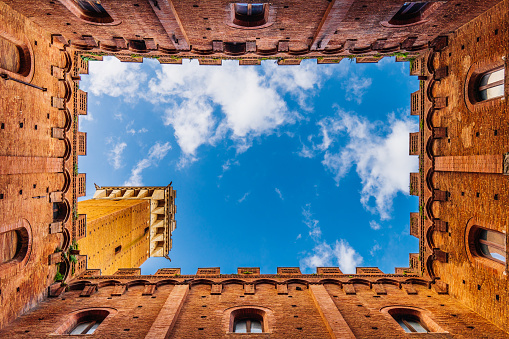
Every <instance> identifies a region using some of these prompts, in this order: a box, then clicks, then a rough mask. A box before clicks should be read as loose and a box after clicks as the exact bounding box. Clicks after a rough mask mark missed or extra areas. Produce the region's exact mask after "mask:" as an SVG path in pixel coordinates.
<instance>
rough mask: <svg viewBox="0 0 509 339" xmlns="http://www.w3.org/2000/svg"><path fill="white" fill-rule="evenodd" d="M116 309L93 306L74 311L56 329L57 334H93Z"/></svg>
mask: <svg viewBox="0 0 509 339" xmlns="http://www.w3.org/2000/svg"><path fill="white" fill-rule="evenodd" d="M115 313H116V310H114V309H108V308H92V309H86V310H80V311H77V312H76V313H72V314H71V315H70V316H69V317H68V318H67V319H65V322H64V323H63V324H62V325H61V326H60V327H59V328H58V329H57V330H56V331H55V334H60V335H62V334H64V335H65V334H67V335H81V334H93V333H94V332H95V331H96V330H97V328H99V326H100V325H101V323H102V322H103V321H104V320H105V319H106V318H107V317H108V316H110V314H111V315H114V314H115Z"/></svg>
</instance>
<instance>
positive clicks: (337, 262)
mask: <svg viewBox="0 0 509 339" xmlns="http://www.w3.org/2000/svg"><path fill="white" fill-rule="evenodd" d="M362 261H363V259H362V257H361V256H360V255H359V254H358V253H357V252H356V251H355V250H354V249H353V248H352V247H351V246H350V245H349V244H348V242H347V241H346V240H344V239H340V240H336V242H335V243H334V244H332V245H330V244H328V243H326V242H325V241H324V242H320V243H318V244H316V245H315V247H314V248H313V250H312V252H311V253H308V255H307V256H306V257H305V258H303V259H302V260H301V261H300V266H301V267H302V268H303V269H316V267H323V266H339V268H340V269H341V271H342V272H343V273H347V274H348V273H355V268H356V267H357V266H359V265H360V264H362Z"/></svg>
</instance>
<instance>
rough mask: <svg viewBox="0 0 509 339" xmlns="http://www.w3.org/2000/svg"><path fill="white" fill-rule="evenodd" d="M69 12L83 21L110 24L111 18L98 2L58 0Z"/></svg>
mask: <svg viewBox="0 0 509 339" xmlns="http://www.w3.org/2000/svg"><path fill="white" fill-rule="evenodd" d="M60 1H61V2H62V3H63V4H64V5H65V6H66V7H67V8H68V9H69V10H70V11H71V12H73V13H74V14H75V15H76V16H78V17H79V18H80V19H83V20H85V21H89V22H93V23H99V24H110V23H113V21H114V20H113V18H112V17H111V16H110V15H109V14H108V12H107V11H106V10H105V9H104V7H103V6H102V5H101V1H100V0H60Z"/></svg>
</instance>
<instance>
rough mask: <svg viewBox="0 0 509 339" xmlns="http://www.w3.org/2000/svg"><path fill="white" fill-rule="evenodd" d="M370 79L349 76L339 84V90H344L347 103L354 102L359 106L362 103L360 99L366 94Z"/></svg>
mask: <svg viewBox="0 0 509 339" xmlns="http://www.w3.org/2000/svg"><path fill="white" fill-rule="evenodd" d="M371 83H372V80H371V79H370V78H362V77H358V76H357V75H352V76H350V77H349V78H348V79H347V80H345V81H344V82H343V83H342V84H341V88H342V89H344V90H345V99H346V100H348V101H353V100H355V101H356V102H357V103H358V104H359V105H360V104H361V103H362V97H363V95H364V94H366V90H367V89H368V88H369V86H371Z"/></svg>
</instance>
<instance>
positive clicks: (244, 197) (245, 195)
mask: <svg viewBox="0 0 509 339" xmlns="http://www.w3.org/2000/svg"><path fill="white" fill-rule="evenodd" d="M249 194H250V192H247V193H245V194H244V195H243V196H242V198H240V199H239V200H238V202H239V204H240V203H242V202H243V201H244V200H246V198H247V197H248V196H249Z"/></svg>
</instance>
